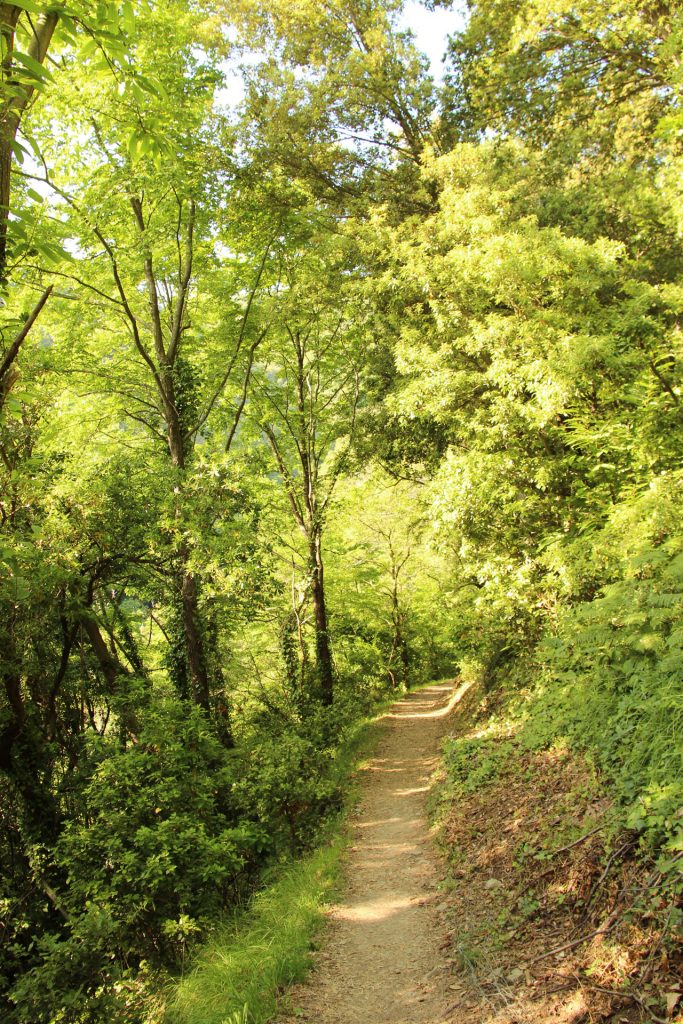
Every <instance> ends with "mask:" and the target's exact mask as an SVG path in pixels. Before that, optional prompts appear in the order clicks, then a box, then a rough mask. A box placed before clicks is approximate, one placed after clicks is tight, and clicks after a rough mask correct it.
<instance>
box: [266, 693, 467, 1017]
mask: <svg viewBox="0 0 683 1024" xmlns="http://www.w3.org/2000/svg"><path fill="white" fill-rule="evenodd" d="M462 693H463V689H460V690H458V689H457V688H455V686H454V684H450V683H446V684H436V685H432V686H429V687H426V688H424V689H422V690H420V691H418V692H415V693H410V694H407V695H406V696H405V697H404V698H403V699H401V700H399V701H398V702H397V703H396V704H394V705H393V706H392V708H391V709H390V711H389V712H388V713H387V714H386V715H384V716H383V718H382V720H381V723H380V728H381V730H382V733H381V738H380V740H379V742H378V744H377V748H376V750H375V753H374V756H373V757H372V758H371V759H370V761H369V762H368V764H367V766H366V767H365V769H364V778H363V781H362V784H361V797H360V808H359V810H358V812H357V814H356V815H355V818H354V819H353V829H354V841H353V844H352V846H351V848H350V851H349V853H348V856H347V861H346V868H345V877H346V889H345V892H344V895H343V898H342V900H341V902H339V903H338V904H337V905H335V906H333V907H332V908H331V910H330V912H329V915H328V916H329V920H330V925H329V927H328V929H327V930H326V932H325V933H324V936H323V938H322V940H321V944H322V948H321V950H320V951H319V952H318V953H317V955H316V966H315V967H314V969H313V971H312V972H311V974H310V976H309V978H308V981H307V982H306V983H305V984H302V985H297V986H295V987H294V988H293V989H292V990H291V992H290V999H289V1000H288V1004H289V1005H290V1006H291V1007H292V1010H290V1011H289V1013H290V1015H289V1016H287V1014H284V1015H282V1014H281V1015H280V1017H279V1018H278V1020H279V1021H281V1022H283V1024H284V1022H285V1021H293V1020H300V1021H301V1020H303V1021H307V1022H309V1024H356V1022H358V1024H361V1022H363V1024H440V1022H442V1021H443V1020H444V1019H445V1011H446V1009H447V1007H448V1003H449V993H448V989H447V984H448V981H449V980H450V964H449V962H448V961H447V959H446V953H444V952H443V948H444V934H443V933H444V926H443V922H442V921H441V920H440V917H439V908H438V904H439V894H438V891H437V883H438V881H439V880H440V879H441V878H442V877H443V874H444V868H443V865H441V864H440V861H439V857H438V854H437V852H436V850H435V848H434V845H433V841H432V838H431V836H430V834H429V825H428V822H427V813H426V802H427V794H428V790H429V780H430V776H431V774H432V772H433V771H434V769H435V767H436V766H437V764H438V760H439V749H440V747H439V741H440V739H441V738H442V736H444V735H445V733H446V732H447V731H448V729H449V723H450V721H451V711H452V709H453V707H454V706H455V704H456V703H457V701H458V700H459V698H460V696H461V695H462Z"/></svg>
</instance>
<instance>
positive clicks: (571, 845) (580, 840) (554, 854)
mask: <svg viewBox="0 0 683 1024" xmlns="http://www.w3.org/2000/svg"><path fill="white" fill-rule="evenodd" d="M604 827H605V824H604V822H603V824H602V825H596V826H595V828H592V829H591V830H590V832H586V833H585V834H584V835H582V836H579V838H578V839H575V840H574V842H573V843H568V844H567V845H566V846H561V847H560V848H559V850H553V851H552V853H550V854H548V856H549V857H557V856H558V855H559V854H560V853H566V852H567V850H572V849H573V848H574V847H575V846H578V845H579V843H583V842H585V841H586V839H589V838H590V836H593V835H595V833H596V832H601V831H602V829H604Z"/></svg>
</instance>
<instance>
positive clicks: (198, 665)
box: [180, 550, 211, 713]
mask: <svg viewBox="0 0 683 1024" xmlns="http://www.w3.org/2000/svg"><path fill="white" fill-rule="evenodd" d="M180 557H181V561H182V563H183V568H182V576H181V585H180V594H181V601H182V609H183V629H184V631H185V646H186V650H187V667H188V669H189V671H190V680H191V682H192V694H193V696H194V699H195V702H196V703H197V704H199V706H200V707H201V708H203V709H204V711H206V712H207V713H209V712H210V711H211V692H210V686H209V675H208V671H207V667H206V658H205V655H204V637H203V635H202V629H201V624H200V615H199V587H198V586H197V580H196V578H195V577H194V576H193V575H192V573H191V572H189V570H188V568H187V561H188V552H187V551H186V550H183V551H181V556H180Z"/></svg>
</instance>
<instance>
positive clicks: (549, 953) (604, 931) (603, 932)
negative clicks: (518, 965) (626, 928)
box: [522, 918, 619, 967]
mask: <svg viewBox="0 0 683 1024" xmlns="http://www.w3.org/2000/svg"><path fill="white" fill-rule="evenodd" d="M618 923H619V919H618V918H617V920H616V921H612V923H611V924H610V925H609V926H608V927H607V928H606V927H605V926H604V925H601V927H600V928H597V929H596V930H595V931H594V932H589V933H588V935H582V936H581V937H580V938H578V939H574V941H573V942H565V944H564V945H563V946H556V947H555V949H549V950H547V951H546V952H545V953H541V955H540V956H536V957H534V959H533V960H524V961H522V963H523V965H524V966H525V967H531V965H532V964H537V963H538V962H539V961H540V960H546V959H547V958H548V957H549V956H555V954H556V953H564V952H565V950H567V949H575V948H576V946H581V945H583V943H584V942H588V941H589V940H590V939H594V938H595V937H596V936H597V935H609V933H610V932H611V931H614V929H615V928H616V926H617V924H618Z"/></svg>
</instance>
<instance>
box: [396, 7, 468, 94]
mask: <svg viewBox="0 0 683 1024" xmlns="http://www.w3.org/2000/svg"><path fill="white" fill-rule="evenodd" d="M453 7H454V10H452V11H447V10H444V9H443V8H437V10H435V11H427V10H425V8H424V7H423V6H422V4H420V3H418V0H408V2H407V3H406V6H405V11H404V14H403V18H402V23H403V25H404V27H405V28H409V29H411V30H412V32H413V33H414V35H415V42H416V44H417V47H418V49H420V50H422V52H423V53H425V54H426V55H427V57H429V60H430V63H431V66H432V75H433V76H434V78H435V80H436V81H439V80H440V79H441V78H442V77H443V55H444V53H445V52H446V42H447V39H448V36H449V35H452V34H453V33H454V32H458V31H460V30H461V29H463V28H464V27H465V20H466V19H465V13H464V8H465V4H464V2H462V3H454V4H453Z"/></svg>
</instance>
